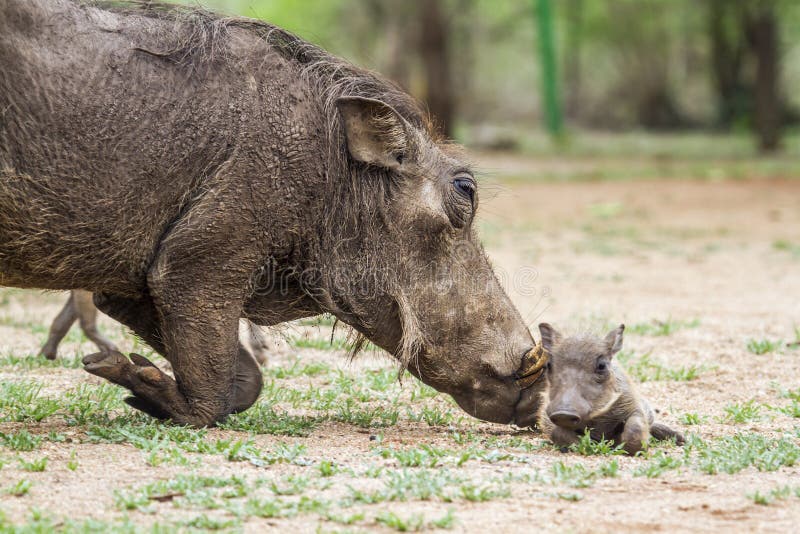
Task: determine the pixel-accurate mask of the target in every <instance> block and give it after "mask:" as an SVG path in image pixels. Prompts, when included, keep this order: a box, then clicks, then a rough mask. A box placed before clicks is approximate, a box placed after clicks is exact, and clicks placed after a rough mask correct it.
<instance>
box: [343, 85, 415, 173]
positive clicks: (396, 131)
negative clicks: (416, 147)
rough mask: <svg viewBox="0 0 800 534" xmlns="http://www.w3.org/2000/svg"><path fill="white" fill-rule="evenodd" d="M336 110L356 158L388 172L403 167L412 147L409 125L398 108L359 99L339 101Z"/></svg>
mask: <svg viewBox="0 0 800 534" xmlns="http://www.w3.org/2000/svg"><path fill="white" fill-rule="evenodd" d="M336 107H337V108H338V109H339V113H340V114H341V115H342V125H343V126H344V133H345V136H346V137H347V150H348V151H349V152H350V156H352V157H353V159H355V160H356V161H361V162H364V163H367V164H369V165H377V166H379V167H384V168H387V169H399V168H400V166H401V165H403V161H404V159H405V157H406V155H407V152H408V145H409V135H408V126H407V124H406V121H405V120H404V119H403V118H402V117H401V116H400V115H399V114H398V113H397V111H395V110H394V108H392V107H391V106H389V105H387V104H384V103H383V102H381V101H379V100H372V99H370V98H361V97H356V96H347V97H341V98H339V99H338V100H336Z"/></svg>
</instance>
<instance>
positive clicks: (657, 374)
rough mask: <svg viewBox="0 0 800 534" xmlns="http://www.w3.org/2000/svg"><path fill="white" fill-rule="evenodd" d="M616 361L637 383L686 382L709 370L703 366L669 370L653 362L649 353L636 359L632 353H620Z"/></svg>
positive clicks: (669, 368)
mask: <svg viewBox="0 0 800 534" xmlns="http://www.w3.org/2000/svg"><path fill="white" fill-rule="evenodd" d="M617 360H618V361H619V362H620V363H621V364H622V366H623V367H624V368H625V370H626V371H627V372H628V374H629V375H631V377H633V378H634V379H636V380H637V381H639V382H651V381H660V380H672V381H676V382H688V381H690V380H695V379H696V378H697V377H698V376H700V375H701V374H702V373H704V372H706V371H707V370H708V369H709V368H708V367H706V366H705V365H689V366H685V367H677V368H671V367H667V366H666V365H663V364H662V363H660V362H658V361H656V360H654V359H653V358H652V356H651V354H650V353H649V352H647V353H645V354H642V355H641V356H638V357H636V356H635V355H634V353H633V352H630V351H625V350H623V351H620V352H619V354H618V355H617Z"/></svg>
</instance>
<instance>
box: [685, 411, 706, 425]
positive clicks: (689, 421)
mask: <svg viewBox="0 0 800 534" xmlns="http://www.w3.org/2000/svg"><path fill="white" fill-rule="evenodd" d="M707 419H708V417H706V416H705V415H700V414H698V413H693V412H686V413H685V414H683V415H681V416H680V417H679V418H678V420H679V421H680V422H681V424H683V425H700V424H703V423H704V422H705V421H706V420H707Z"/></svg>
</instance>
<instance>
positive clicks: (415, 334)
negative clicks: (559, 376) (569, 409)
mask: <svg viewBox="0 0 800 534" xmlns="http://www.w3.org/2000/svg"><path fill="white" fill-rule="evenodd" d="M477 204H478V192H477V189H476V184H475V180H474V177H473V175H472V172H471V170H470V167H469V165H468V164H467V163H466V162H465V161H464V159H463V158H462V157H461V156H460V155H459V152H458V151H457V150H455V149H454V148H453V147H452V146H451V145H449V144H447V143H444V142H441V141H440V140H437V138H436V136H435V135H434V133H433V131H432V129H431V127H430V125H429V123H428V121H427V120H426V119H425V116H424V114H423V113H422V112H421V111H420V108H419V107H418V105H417V104H416V103H415V102H414V101H413V100H412V99H411V98H410V97H408V96H407V95H406V94H405V93H403V92H402V91H400V90H399V89H397V88H396V87H395V86H394V85H392V84H391V83H388V82H386V81H385V80H383V79H381V78H380V77H378V76H376V75H374V74H371V73H368V72H366V71H363V70H360V69H358V68H356V67H353V66H352V65H350V64H348V63H346V62H344V61H342V60H339V59H337V58H335V57H332V56H330V55H329V54H327V53H325V52H324V51H322V50H320V49H318V48H316V47H314V46H312V45H309V44H308V43H306V42H304V41H302V40H300V39H299V38H297V37H295V36H293V35H291V34H289V33H287V32H285V31H283V30H281V29H279V28H276V27H274V26H271V25H269V24H266V23H262V22H257V21H253V20H248V19H229V18H223V17H218V16H216V15H213V14H209V13H208V12H204V11H199V10H195V9H187V8H179V7H175V6H168V5H159V4H157V3H151V2H142V3H130V2H118V1H115V2H99V1H98V2H90V3H87V4H83V3H81V2H78V1H74V0H5V1H3V2H2V3H0V284H1V285H13V286H18V287H32V288H48V289H83V290H87V291H92V292H94V293H95V297H94V300H95V303H96V304H97V306H98V307H99V308H100V310H101V311H103V312H104V313H106V314H108V315H110V316H111V317H112V318H114V319H116V320H118V321H120V322H122V323H124V324H125V325H127V326H129V327H130V328H131V329H133V331H134V332H135V333H136V334H138V335H139V336H140V337H142V338H143V339H144V340H145V341H146V342H147V343H148V344H149V345H150V346H152V347H153V348H154V349H155V350H156V351H158V352H159V353H161V354H163V355H164V356H165V357H166V358H167V359H168V360H169V361H170V362H171V364H172V367H173V370H174V373H175V380H173V379H172V378H171V377H169V376H167V375H165V374H163V373H161V372H160V371H159V370H158V369H157V368H155V367H153V366H152V365H150V363H149V362H148V361H147V360H146V359H145V358H142V357H140V356H131V360H132V361H131V360H129V359H128V358H127V357H125V356H123V355H122V354H119V353H115V352H112V353H109V354H98V355H93V356H90V357H87V358H86V359H85V364H86V369H87V370H88V371H90V372H92V373H94V374H97V375H99V376H103V377H105V378H107V379H109V380H111V381H113V382H115V383H117V384H120V385H122V386H124V387H126V388H128V389H130V390H131V391H132V393H133V396H132V397H131V398H129V399H128V402H129V403H130V404H131V405H132V406H134V407H136V408H139V409H141V410H144V411H146V412H148V413H150V414H152V415H155V416H157V417H163V418H171V419H173V420H175V421H177V422H180V423H189V424H194V425H206V424H211V423H214V422H215V421H218V420H220V419H221V418H223V417H224V416H225V415H226V414H229V413H232V412H236V411H240V410H244V409H246V408H247V407H249V406H250V405H251V404H252V403H253V402H255V400H256V398H257V396H258V393H259V391H260V388H261V375H260V372H259V370H258V367H257V365H256V364H255V362H254V361H253V359H252V358H250V357H249V355H247V353H246V351H244V349H243V348H242V347H241V346H240V344H239V342H238V336H237V325H238V321H239V318H240V317H245V318H248V319H250V320H251V321H253V322H255V323H257V324H259V325H272V324H277V323H280V322H284V321H289V320H293V319H298V318H302V317H307V316H313V315H317V314H320V313H323V312H329V313H331V314H333V315H335V316H336V317H337V318H338V319H339V320H341V321H342V322H344V323H346V324H348V325H350V326H352V327H353V328H354V329H355V330H357V331H358V333H360V334H361V335H362V336H363V338H366V339H369V340H371V341H373V342H374V343H375V344H376V345H378V346H380V347H382V348H384V349H385V350H387V351H388V352H390V353H391V354H393V355H395V356H396V357H397V358H398V360H399V361H400V362H401V363H402V364H403V365H404V366H406V367H407V368H408V369H409V370H410V371H411V372H412V373H413V374H415V375H416V376H418V377H419V378H420V379H422V380H423V381H424V382H426V383H428V384H430V385H432V386H433V387H435V388H437V389H439V390H440V391H444V392H446V393H448V394H450V395H452V396H453V397H454V398H455V399H456V401H457V402H458V403H459V405H460V406H461V407H462V408H464V409H465V410H466V411H467V412H469V413H470V414H472V415H474V416H476V417H479V418H483V419H487V420H491V421H497V422H503V423H511V422H516V423H517V424H521V425H527V424H531V423H533V421H534V416H533V415H532V414H535V409H534V408H535V404H536V403H537V402H538V398H537V397H536V396H535V395H532V394H531V393H530V391H531V390H530V389H524V387H523V386H521V385H520V384H518V383H517V379H519V378H520V377H522V378H524V377H525V376H526V374H527V370H528V366H527V365H524V360H525V356H524V355H525V354H527V351H528V350H529V349H530V347H531V346H532V345H533V342H532V338H531V336H530V333H529V332H528V330H527V328H526V327H525V325H524V323H523V321H522V320H521V318H520V316H519V313H518V312H517V310H516V309H515V308H514V306H513V305H512V304H511V302H510V301H509V299H508V297H507V296H506V294H505V293H504V291H503V290H502V288H501V287H500V285H499V283H498V281H497V280H496V278H495V276H494V274H493V273H492V270H491V268H490V266H489V263H488V261H487V259H486V257H485V254H484V252H483V250H482V248H481V246H480V244H479V243H478V241H477V240H476V238H475V236H474V233H473V231H472V221H473V219H474V217H475V210H476V209H477ZM87 243H91V246H88V245H87Z"/></svg>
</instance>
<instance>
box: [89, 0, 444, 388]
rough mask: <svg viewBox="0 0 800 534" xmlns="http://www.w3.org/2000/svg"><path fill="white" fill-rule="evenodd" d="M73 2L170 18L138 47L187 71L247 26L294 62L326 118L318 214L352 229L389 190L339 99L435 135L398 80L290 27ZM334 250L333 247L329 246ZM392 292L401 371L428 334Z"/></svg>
mask: <svg viewBox="0 0 800 534" xmlns="http://www.w3.org/2000/svg"><path fill="white" fill-rule="evenodd" d="M77 1H78V3H80V4H82V5H85V6H91V7H97V8H100V9H103V10H106V11H111V12H115V13H124V14H131V15H137V16H142V17H148V18H153V19H157V20H160V21H165V22H168V23H172V25H173V28H172V29H171V31H170V32H164V34H163V36H160V37H161V39H160V40H161V41H163V43H162V46H163V47H164V48H163V49H159V50H150V49H144V48H138V49H137V50H139V51H141V52H144V53H147V54H150V55H154V56H157V57H159V58H161V59H164V60H166V61H170V62H173V63H175V64H177V65H180V66H182V67H185V68H187V69H189V70H194V69H195V68H198V67H201V66H203V65H214V64H218V65H221V66H222V65H224V64H225V62H226V61H232V60H234V58H233V57H232V56H231V54H230V52H229V46H228V44H229V40H230V37H231V34H230V30H231V29H238V30H244V31H247V32H250V33H252V34H253V35H255V36H257V37H259V38H261V39H262V40H263V41H264V42H266V43H267V45H269V46H270V47H271V48H272V49H273V50H274V51H275V52H277V53H278V54H279V55H280V56H281V57H282V58H284V59H285V60H286V61H288V62H289V63H290V64H293V65H295V66H296V67H297V70H298V74H299V75H300V76H301V77H303V78H304V79H305V80H306V82H307V83H308V86H309V88H310V92H311V96H312V97H313V98H315V99H316V100H317V102H318V104H319V106H320V108H321V111H322V112H323V114H324V119H325V124H326V130H327V131H326V135H327V138H328V142H329V154H328V157H329V161H328V176H327V177H326V180H327V182H328V186H329V187H330V188H331V189H330V190H329V194H330V196H331V202H329V203H327V209H329V210H331V212H332V213H330V214H327V216H326V217H321V219H322V220H342V221H345V222H344V224H343V225H342V226H343V227H348V226H350V227H351V228H360V231H361V232H370V231H371V230H372V225H373V224H374V218H373V215H374V213H375V212H376V211H380V210H381V209H382V208H381V205H382V201H383V200H384V199H385V197H386V196H387V195H389V194H390V193H389V191H388V189H389V186H388V184H387V181H386V180H374V179H365V177H364V176H362V175H361V174H362V173H363V171H359V170H357V169H356V168H354V167H353V166H351V165H349V164H348V156H347V152H346V147H345V143H344V142H343V140H344V135H343V131H342V125H341V121H340V118H339V113H338V111H337V109H336V101H337V99H339V98H340V97H346V96H357V97H363V98H370V99H374V100H379V101H381V102H384V103H385V104H388V105H389V106H391V107H392V108H394V109H395V110H396V111H397V112H398V113H399V114H400V115H401V116H402V117H403V118H404V119H405V120H406V121H408V122H409V123H410V124H411V125H413V126H414V127H416V128H418V129H420V130H421V131H423V132H424V133H426V134H427V135H428V136H430V137H431V138H432V139H434V140H439V139H438V132H437V131H436V130H434V128H433V125H432V122H431V120H430V118H429V116H428V114H427V112H426V111H424V110H423V108H422V107H421V106H420V105H419V103H418V102H417V101H416V100H414V99H413V98H412V97H411V96H409V95H408V94H407V93H406V92H404V91H403V90H402V89H401V88H400V87H398V86H397V85H396V84H395V83H393V82H391V81H389V80H387V79H386V78H384V77H382V76H381V75H379V74H377V73H374V72H371V71H368V70H365V69H362V68H359V67H356V66H355V65H353V64H351V63H349V62H347V61H345V60H343V59H341V58H338V57H336V56H333V55H331V54H329V53H327V52H326V51H325V50H323V49H322V48H320V47H318V46H315V45H313V44H311V43H308V42H307V41H304V40H303V39H301V38H300V37H298V36H296V35H294V34H292V33H291V32H288V31H286V30H284V29H282V28H279V27H277V26H274V25H272V24H269V23H267V22H263V21H258V20H254V19H248V18H244V17H228V16H223V15H220V14H218V13H214V12H213V11H209V10H206V9H203V8H196V7H187V6H180V5H175V4H167V3H161V2H151V1H148V0H116V1H115V0H77ZM373 172H374V170H373ZM337 176H342V177H344V176H347V177H349V178H350V179H349V180H347V179H345V180H341V179H337V178H336V177H337ZM354 198H355V199H356V200H355V201H354ZM333 212H337V213H335V214H334V213H333ZM348 223H350V224H348ZM341 231H342V227H340V228H338V229H337V230H334V229H333V228H332V227H331V226H328V227H327V229H326V231H325V232H324V234H323V235H321V236H320V238H321V240H323V241H324V242H327V243H326V244H327V245H330V246H331V247H330V249H329V250H328V253H329V254H330V255H333V256H335V255H336V253H337V251H338V246H336V245H335V244H338V243H339V242H341V240H342V237H343V236H342V235H341ZM335 232H339V233H335ZM376 242H377V241H376ZM331 251H333V252H332V253H331ZM389 291H390V293H391V294H392V296H393V299H394V301H395V303H396V305H397V309H396V310H395V313H396V314H397V315H398V316H399V319H400V322H401V325H402V341H401V345H400V346H399V347H398V348H397V351H396V353H395V356H396V357H397V359H398V361H399V362H400V366H401V367H400V371H401V373H402V371H403V370H404V369H406V368H408V367H409V366H410V365H415V364H417V365H418V362H417V357H418V354H419V353H420V351H421V350H422V348H423V346H424V345H425V338H424V335H423V334H422V331H421V328H420V325H419V321H418V319H417V318H416V315H415V313H414V311H413V310H412V309H411V306H410V304H409V302H408V299H407V297H406V296H405V295H404V293H403V291H402V288H399V287H397V288H394V289H390V290H389ZM326 293H327V291H326ZM310 296H311V295H310ZM312 298H315V300H318V301H322V302H320V304H323V305H324V309H327V310H328V311H332V312H335V311H339V312H343V313H350V314H355V315H356V316H359V317H361V318H362V319H363V324H362V326H364V327H366V328H367V329H372V328H374V326H375V323H377V322H379V321H380V320H381V319H384V318H376V317H370V315H369V313H368V312H366V311H364V312H362V311H361V310H352V309H351V310H349V311H348V312H344V310H341V309H339V308H338V305H337V304H336V303H335V302H333V299H332V298H331V295H330V294H325V295H320V294H316V295H314V296H312ZM387 313H388V310H387ZM350 339H351V341H352V345H351V351H350V353H351V357H352V356H355V354H356V353H357V352H359V351H360V350H361V348H362V347H363V346H364V345H365V343H366V338H365V337H364V336H363V335H361V334H358V333H355V335H354V336H351V337H350ZM398 376H400V375H398Z"/></svg>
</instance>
